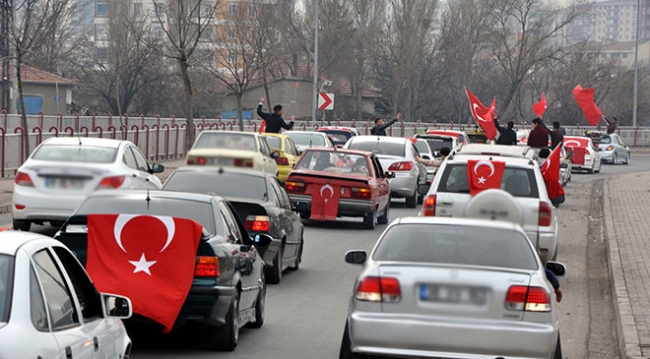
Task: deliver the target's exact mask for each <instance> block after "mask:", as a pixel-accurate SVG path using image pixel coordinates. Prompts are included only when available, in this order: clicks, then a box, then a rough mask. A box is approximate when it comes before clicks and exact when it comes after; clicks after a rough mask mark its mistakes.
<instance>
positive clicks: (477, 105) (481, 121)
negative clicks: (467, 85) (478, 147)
mask: <svg viewBox="0 0 650 359" xmlns="http://www.w3.org/2000/svg"><path fill="white" fill-rule="evenodd" d="M465 93H467V99H468V100H469V109H470V111H472V116H473V117H474V119H476V122H477V123H478V125H479V126H481V128H482V129H483V132H485V137H487V139H488V140H490V141H492V140H494V138H495V137H496V135H497V128H496V126H495V125H494V112H495V111H496V98H494V99H493V100H492V105H491V106H490V107H486V106H485V105H484V104H483V103H481V101H479V99H478V98H476V96H474V94H473V93H471V92H470V91H469V90H468V89H465Z"/></svg>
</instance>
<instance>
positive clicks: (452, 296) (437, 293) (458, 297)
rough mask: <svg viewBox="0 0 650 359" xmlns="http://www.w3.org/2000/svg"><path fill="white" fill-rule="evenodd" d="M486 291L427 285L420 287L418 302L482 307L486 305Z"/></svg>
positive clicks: (475, 288) (482, 289)
mask: <svg viewBox="0 0 650 359" xmlns="http://www.w3.org/2000/svg"><path fill="white" fill-rule="evenodd" d="M487 297H488V291H487V289H485V288H480V287H479V288H477V287H462V286H447V285H427V284H423V285H421V286H420V300H421V301H425V302H436V303H450V304H471V305H478V306H482V305H485V304H487V299H488V298H487Z"/></svg>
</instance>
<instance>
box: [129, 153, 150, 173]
mask: <svg viewBox="0 0 650 359" xmlns="http://www.w3.org/2000/svg"><path fill="white" fill-rule="evenodd" d="M131 150H132V151H133V157H135V163H136V164H137V165H138V170H139V171H142V172H149V163H148V162H147V159H146V158H144V155H143V154H142V152H140V149H139V148H137V147H131Z"/></svg>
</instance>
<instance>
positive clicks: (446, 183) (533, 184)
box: [438, 164, 539, 198]
mask: <svg viewBox="0 0 650 359" xmlns="http://www.w3.org/2000/svg"><path fill="white" fill-rule="evenodd" d="M501 189H502V190H504V191H506V192H508V193H510V194H511V195H513V196H515V197H526V198H539V192H538V190H537V181H536V180H535V172H534V171H533V170H532V169H530V168H518V167H508V166H507V165H506V168H505V170H504V171H503V178H502V180H501ZM438 192H450V193H469V178H468V175H467V164H453V165H448V166H446V167H445V170H444V172H443V173H442V177H441V178H440V185H439V186H438Z"/></svg>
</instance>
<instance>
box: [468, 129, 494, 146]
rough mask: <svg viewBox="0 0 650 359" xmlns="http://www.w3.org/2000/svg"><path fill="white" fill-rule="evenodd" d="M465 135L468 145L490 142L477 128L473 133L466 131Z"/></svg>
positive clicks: (483, 132)
mask: <svg viewBox="0 0 650 359" xmlns="http://www.w3.org/2000/svg"><path fill="white" fill-rule="evenodd" d="M466 134H467V140H468V141H469V143H480V144H486V143H490V140H488V138H487V136H486V135H485V131H483V130H482V129H480V128H477V129H475V130H473V131H467V132H466Z"/></svg>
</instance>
